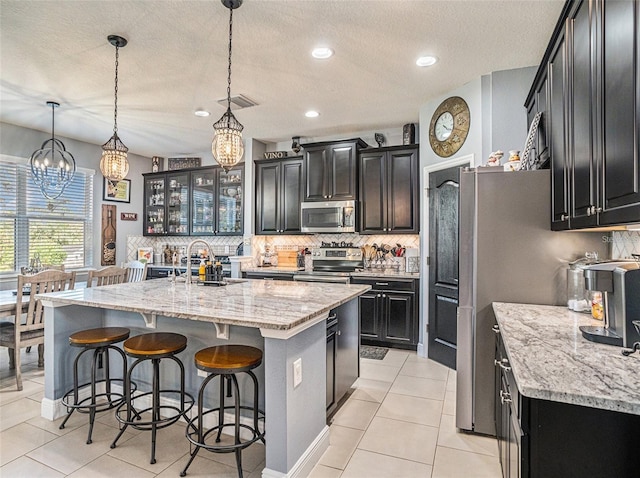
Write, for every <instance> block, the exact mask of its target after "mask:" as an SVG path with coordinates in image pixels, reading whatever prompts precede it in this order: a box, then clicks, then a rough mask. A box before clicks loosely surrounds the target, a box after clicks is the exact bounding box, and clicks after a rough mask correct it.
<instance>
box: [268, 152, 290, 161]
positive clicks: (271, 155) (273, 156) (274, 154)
mask: <svg viewBox="0 0 640 478" xmlns="http://www.w3.org/2000/svg"><path fill="white" fill-rule="evenodd" d="M286 157H287V152H286V151H268V152H266V153H264V159H281V158H286Z"/></svg>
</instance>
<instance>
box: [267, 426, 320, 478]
mask: <svg viewBox="0 0 640 478" xmlns="http://www.w3.org/2000/svg"><path fill="white" fill-rule="evenodd" d="M327 448H329V427H328V426H325V427H324V428H323V429H322V431H321V432H320V433H319V434H318V436H317V437H316V438H315V440H313V442H311V444H310V445H309V447H308V448H307V449H306V450H305V452H304V453H303V454H302V456H301V457H300V458H299V459H298V461H297V462H296V463H295V465H293V467H291V470H289V471H288V472H287V473H282V472H279V471H275V470H271V469H270V468H265V469H263V470H262V478H304V477H305V476H308V475H309V474H310V473H311V470H312V469H313V467H314V466H316V464H317V463H318V462H319V461H320V458H321V457H322V455H323V454H324V452H325V451H327Z"/></svg>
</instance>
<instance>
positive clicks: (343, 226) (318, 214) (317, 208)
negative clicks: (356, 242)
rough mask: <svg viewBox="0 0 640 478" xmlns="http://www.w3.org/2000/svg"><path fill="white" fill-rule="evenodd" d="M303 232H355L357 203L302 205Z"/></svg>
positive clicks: (341, 202)
mask: <svg viewBox="0 0 640 478" xmlns="http://www.w3.org/2000/svg"><path fill="white" fill-rule="evenodd" d="M301 215H302V217H301V228H300V229H301V231H302V232H335V233H341V232H355V201H331V202H316V203H308V202H306V203H302V205H301Z"/></svg>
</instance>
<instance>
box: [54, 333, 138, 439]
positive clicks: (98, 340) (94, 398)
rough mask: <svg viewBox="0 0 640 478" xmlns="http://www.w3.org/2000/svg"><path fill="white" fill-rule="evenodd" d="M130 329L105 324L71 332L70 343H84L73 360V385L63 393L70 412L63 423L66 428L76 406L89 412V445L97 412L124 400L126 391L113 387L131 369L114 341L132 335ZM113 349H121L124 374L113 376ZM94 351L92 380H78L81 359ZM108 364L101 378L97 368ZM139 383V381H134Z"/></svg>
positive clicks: (64, 403)
mask: <svg viewBox="0 0 640 478" xmlns="http://www.w3.org/2000/svg"><path fill="white" fill-rule="evenodd" d="M129 333H130V331H129V329H127V328H124V327H101V328H97V329H88V330H81V331H80V332H76V333H74V334H71V335H70V336H69V345H71V346H72V347H83V349H82V350H81V351H80V352H79V353H78V355H77V356H76V359H75V360H74V362H73V388H72V389H71V390H69V391H68V392H67V393H66V394H65V395H64V397H62V404H63V405H64V406H66V407H67V410H68V413H67V416H66V418H65V419H64V421H63V422H62V423H61V424H60V429H61V430H62V429H63V428H64V426H65V424H66V423H67V420H69V418H71V415H72V414H73V412H75V411H76V410H77V411H78V413H88V414H89V435H88V436H87V445H89V444H91V442H92V440H91V434H92V433H93V423H94V421H95V418H96V413H99V412H104V411H106V410H111V409H112V408H115V407H117V406H119V405H120V404H122V402H123V401H124V394H123V393H118V392H114V391H112V390H111V385H112V384H113V383H114V382H120V383H123V382H124V377H125V375H126V373H127V358H126V357H125V355H124V353H123V352H122V350H120V349H119V348H118V347H116V346H115V345H114V344H116V343H118V342H122V341H123V340H125V339H127V338H128V337H129ZM109 350H113V351H115V352H117V353H118V354H119V355H120V357H122V378H111V376H110V373H109ZM89 351H93V361H92V364H91V381H89V382H87V383H83V384H79V383H78V381H79V380H78V363H79V361H80V357H82V356H83V355H84V354H85V353H86V352H89ZM101 368H104V374H103V378H102V379H99V380H97V379H96V375H97V370H98V369H101ZM99 384H104V391H103V392H100V393H98V392H97V386H98V385H99ZM133 386H134V387H135V384H133ZM87 388H89V390H90V395H89V396H88V397H85V398H80V395H81V394H83V392H84V390H86V389H87Z"/></svg>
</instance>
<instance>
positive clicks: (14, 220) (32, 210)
mask: <svg viewBox="0 0 640 478" xmlns="http://www.w3.org/2000/svg"><path fill="white" fill-rule="evenodd" d="M92 231H93V173H92V172H87V171H85V170H82V169H78V171H76V174H75V176H74V178H73V181H72V182H71V184H69V186H67V188H66V189H65V191H64V193H63V194H62V196H60V197H59V198H58V199H53V200H51V199H47V198H45V197H44V196H43V195H42V193H41V192H40V189H39V188H38V186H36V184H35V183H34V182H33V179H32V177H31V170H30V168H29V165H28V163H27V162H26V161H11V160H9V159H6V158H2V157H0V240H1V241H2V242H1V243H0V273H3V272H5V273H6V272H14V271H19V270H20V267H24V266H28V265H29V262H30V260H31V259H32V258H33V257H35V256H36V255H38V256H39V257H40V261H41V262H42V264H51V265H58V264H64V266H65V268H66V269H72V268H76V267H83V266H87V265H90V264H92V262H93V261H92V247H91V243H92Z"/></svg>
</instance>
